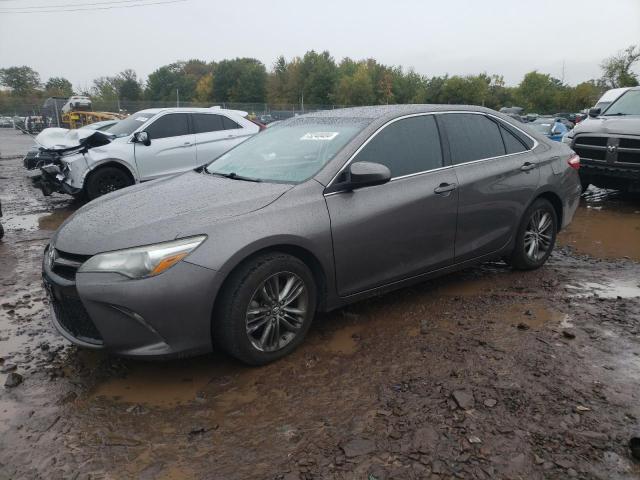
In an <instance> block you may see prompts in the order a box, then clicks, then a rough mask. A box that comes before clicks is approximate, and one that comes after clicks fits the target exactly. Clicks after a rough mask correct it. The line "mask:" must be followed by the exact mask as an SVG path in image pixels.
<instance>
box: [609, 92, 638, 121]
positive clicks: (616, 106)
mask: <svg viewBox="0 0 640 480" xmlns="http://www.w3.org/2000/svg"><path fill="white" fill-rule="evenodd" d="M613 115H640V90H629V91H627V92H625V93H624V94H623V95H622V96H621V97H620V98H618V99H617V100H616V101H615V102H613V103H612V104H611V106H610V107H609V108H607V110H606V111H605V113H604V116H605V117H610V116H613Z"/></svg>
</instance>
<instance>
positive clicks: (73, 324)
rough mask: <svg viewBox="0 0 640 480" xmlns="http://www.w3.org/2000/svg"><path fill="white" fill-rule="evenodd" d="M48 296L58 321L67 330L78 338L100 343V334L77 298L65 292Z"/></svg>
mask: <svg viewBox="0 0 640 480" xmlns="http://www.w3.org/2000/svg"><path fill="white" fill-rule="evenodd" d="M49 297H50V299H51V304H52V306H53V311H54V312H55V314H56V318H57V319H58V323H60V325H61V326H62V327H63V328H64V329H65V330H66V331H67V332H69V333H70V334H71V335H72V336H74V337H75V338H77V339H79V340H82V341H85V342H88V343H93V344H95V345H102V335H100V332H99V331H98V329H97V328H96V326H95V325H94V324H93V322H92V321H91V319H90V318H89V314H88V313H87V310H86V309H85V308H84V305H82V302H81V301H80V299H79V298H75V297H70V296H68V295H65V294H61V295H58V296H56V295H55V294H51V295H50V296H49Z"/></svg>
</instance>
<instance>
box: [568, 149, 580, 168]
mask: <svg viewBox="0 0 640 480" xmlns="http://www.w3.org/2000/svg"><path fill="white" fill-rule="evenodd" d="M567 163H568V164H569V166H570V167H571V168H573V169H574V170H579V169H580V156H579V155H578V154H577V153H574V154H573V155H571V156H570V157H569V160H567Z"/></svg>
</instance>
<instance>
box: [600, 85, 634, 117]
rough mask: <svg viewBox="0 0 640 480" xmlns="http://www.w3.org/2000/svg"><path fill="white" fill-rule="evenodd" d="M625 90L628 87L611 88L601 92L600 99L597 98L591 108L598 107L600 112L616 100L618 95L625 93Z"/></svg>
mask: <svg viewBox="0 0 640 480" xmlns="http://www.w3.org/2000/svg"><path fill="white" fill-rule="evenodd" d="M627 90H629V87H622V88H612V89H611V90H607V91H606V92H604V93H603V94H602V96H601V97H600V100H598V102H597V103H596V104H595V106H594V107H593V108H594V109H595V108H597V109H600V112H601V113H602V112H604V111H605V110H606V109H607V108H609V105H611V104H612V103H613V102H614V101H616V100H617V99H618V98H619V97H620V95H622V94H623V93H625V92H626V91H627Z"/></svg>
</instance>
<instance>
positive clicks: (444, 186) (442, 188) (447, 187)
mask: <svg viewBox="0 0 640 480" xmlns="http://www.w3.org/2000/svg"><path fill="white" fill-rule="evenodd" d="M456 188H458V185H456V184H455V183H441V184H440V185H439V186H438V187H436V188H435V189H434V190H433V192H434V193H437V194H438V195H443V194H445V193H449V192H452V191H453V190H455V189H456Z"/></svg>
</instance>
